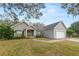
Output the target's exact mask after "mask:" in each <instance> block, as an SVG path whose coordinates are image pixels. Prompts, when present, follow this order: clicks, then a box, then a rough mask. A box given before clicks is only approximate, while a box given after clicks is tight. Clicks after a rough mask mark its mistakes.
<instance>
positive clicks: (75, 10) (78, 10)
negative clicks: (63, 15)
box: [61, 3, 79, 16]
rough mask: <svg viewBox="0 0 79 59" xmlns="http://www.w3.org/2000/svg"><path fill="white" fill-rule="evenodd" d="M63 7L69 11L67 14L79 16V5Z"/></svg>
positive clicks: (69, 4)
mask: <svg viewBox="0 0 79 59" xmlns="http://www.w3.org/2000/svg"><path fill="white" fill-rule="evenodd" d="M61 7H62V8H64V9H65V10H66V11H67V14H72V15H73V16H77V15H79V3H62V4H61Z"/></svg>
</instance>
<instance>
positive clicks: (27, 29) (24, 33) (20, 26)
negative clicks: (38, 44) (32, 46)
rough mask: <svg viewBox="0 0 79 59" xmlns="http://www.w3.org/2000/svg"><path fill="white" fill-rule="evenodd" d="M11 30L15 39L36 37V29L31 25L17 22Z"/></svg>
mask: <svg viewBox="0 0 79 59" xmlns="http://www.w3.org/2000/svg"><path fill="white" fill-rule="evenodd" d="M12 29H14V32H15V33H14V36H15V37H28V36H32V37H35V36H36V29H35V28H34V27H33V26H32V25H28V24H27V23H26V22H18V23H16V24H14V25H13V26H12Z"/></svg>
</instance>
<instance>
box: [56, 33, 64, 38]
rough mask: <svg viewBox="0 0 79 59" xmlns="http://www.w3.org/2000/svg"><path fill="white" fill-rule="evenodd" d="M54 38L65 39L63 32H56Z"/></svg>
mask: <svg viewBox="0 0 79 59" xmlns="http://www.w3.org/2000/svg"><path fill="white" fill-rule="evenodd" d="M56 38H65V32H63V31H57V32H56Z"/></svg>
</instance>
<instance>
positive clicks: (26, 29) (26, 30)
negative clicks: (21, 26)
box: [25, 29, 27, 37]
mask: <svg viewBox="0 0 79 59" xmlns="http://www.w3.org/2000/svg"><path fill="white" fill-rule="evenodd" d="M25 37H27V29H26V31H25Z"/></svg>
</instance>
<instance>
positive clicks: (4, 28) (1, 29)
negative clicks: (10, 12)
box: [0, 23, 14, 39]
mask: <svg viewBox="0 0 79 59" xmlns="http://www.w3.org/2000/svg"><path fill="white" fill-rule="evenodd" d="M12 38H14V31H13V29H11V27H10V26H9V25H8V24H5V23H0V39H12Z"/></svg>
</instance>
